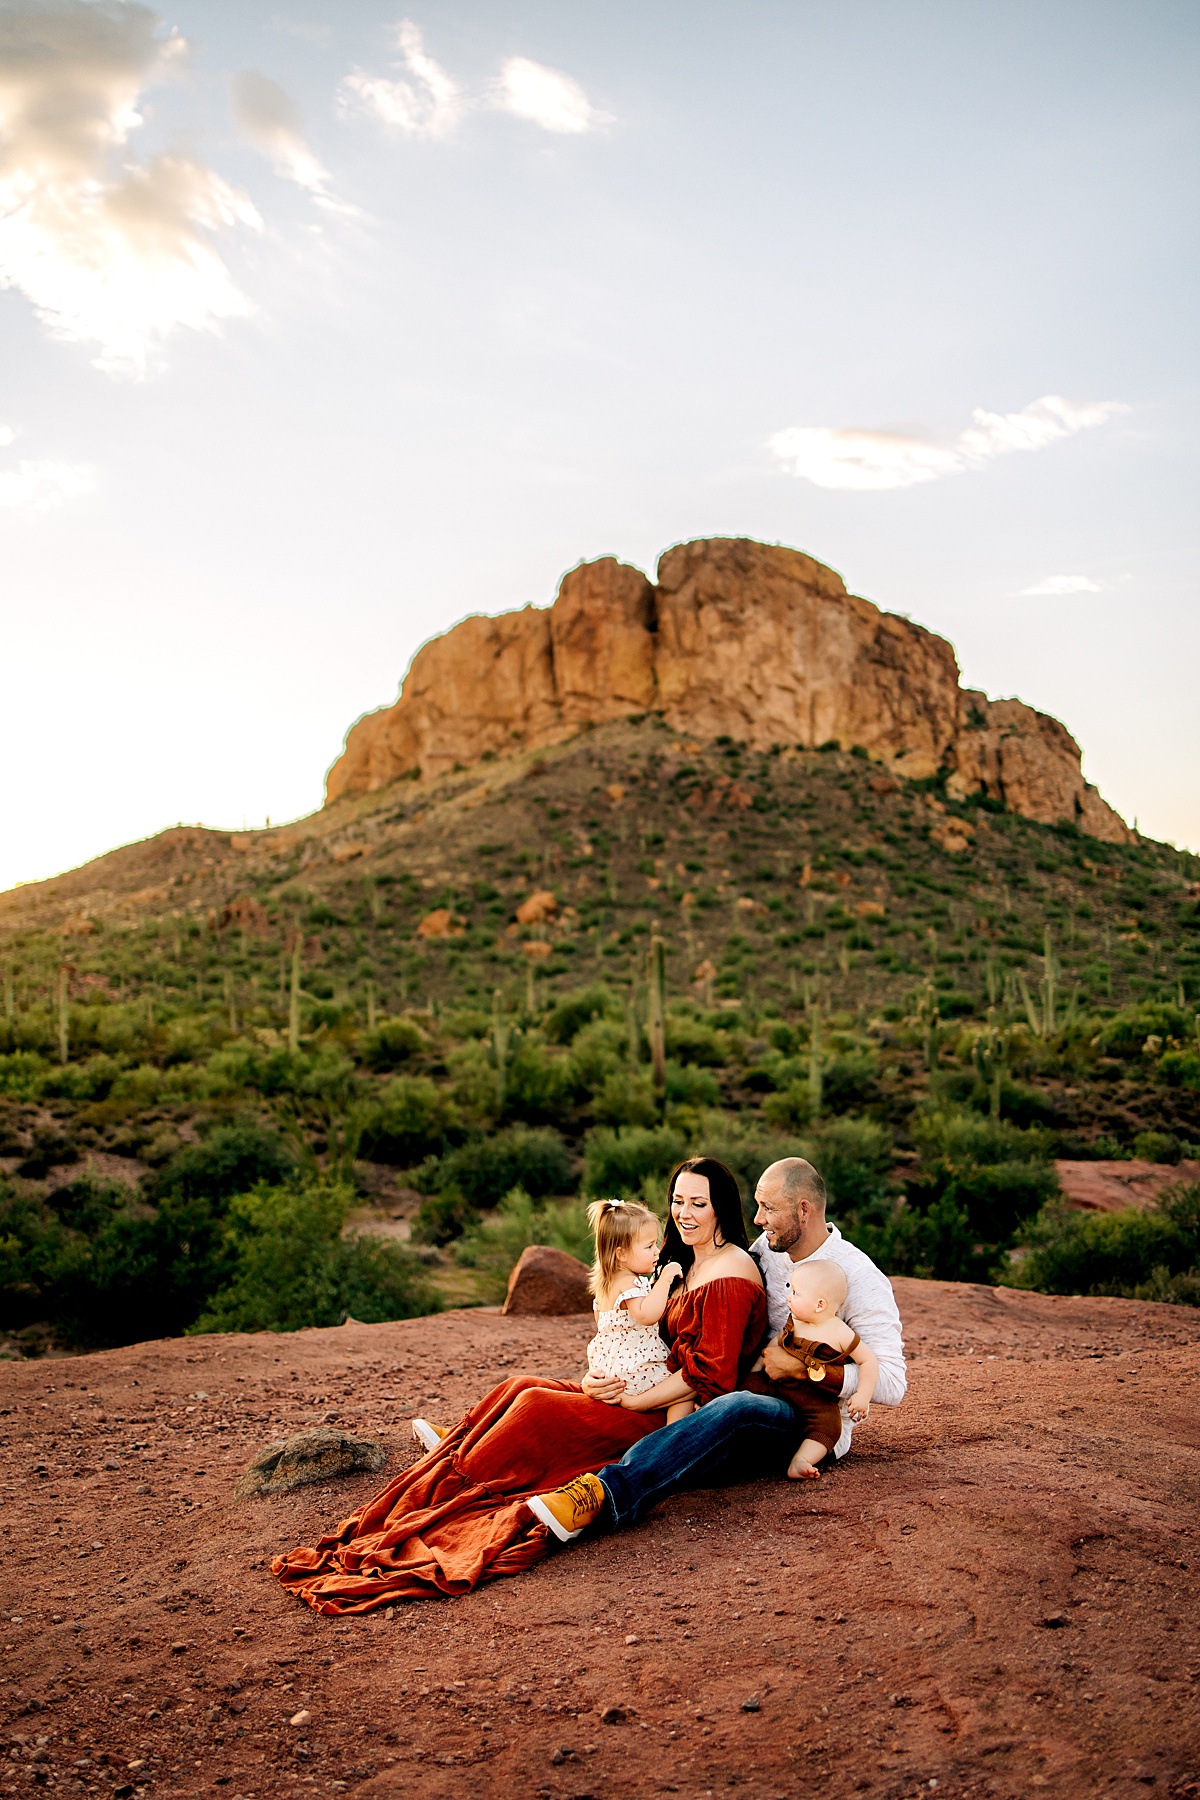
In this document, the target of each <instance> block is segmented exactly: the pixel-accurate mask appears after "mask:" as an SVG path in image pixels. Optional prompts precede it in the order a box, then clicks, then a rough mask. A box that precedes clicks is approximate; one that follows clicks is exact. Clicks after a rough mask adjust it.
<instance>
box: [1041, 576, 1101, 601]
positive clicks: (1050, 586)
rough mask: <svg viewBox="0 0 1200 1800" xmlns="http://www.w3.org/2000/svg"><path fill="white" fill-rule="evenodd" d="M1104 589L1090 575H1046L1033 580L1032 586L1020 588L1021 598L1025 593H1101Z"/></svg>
mask: <svg viewBox="0 0 1200 1800" xmlns="http://www.w3.org/2000/svg"><path fill="white" fill-rule="evenodd" d="M1103 592H1104V589H1103V588H1102V587H1101V586H1100V583H1099V582H1098V581H1093V580H1092V578H1091V576H1090V575H1047V576H1046V578H1045V580H1044V581H1038V582H1035V583H1034V585H1033V586H1032V587H1027V588H1022V589H1021V596H1022V598H1023V597H1024V596H1025V595H1027V594H1102V593H1103Z"/></svg>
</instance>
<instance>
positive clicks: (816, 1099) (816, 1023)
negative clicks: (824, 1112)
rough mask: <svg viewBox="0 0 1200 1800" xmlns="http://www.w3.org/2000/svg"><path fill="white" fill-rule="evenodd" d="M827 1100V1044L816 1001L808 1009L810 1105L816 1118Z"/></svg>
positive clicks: (810, 1109)
mask: <svg viewBox="0 0 1200 1800" xmlns="http://www.w3.org/2000/svg"><path fill="white" fill-rule="evenodd" d="M824 1101H825V1046H824V1043H823V1040H822V1033H821V1007H820V1004H819V1002H817V1001H814V1002H813V1003H812V1005H810V1007H809V1009H808V1106H809V1111H810V1113H811V1114H812V1116H813V1118H814V1119H819V1118H820V1116H821V1109H822V1107H823V1105H824Z"/></svg>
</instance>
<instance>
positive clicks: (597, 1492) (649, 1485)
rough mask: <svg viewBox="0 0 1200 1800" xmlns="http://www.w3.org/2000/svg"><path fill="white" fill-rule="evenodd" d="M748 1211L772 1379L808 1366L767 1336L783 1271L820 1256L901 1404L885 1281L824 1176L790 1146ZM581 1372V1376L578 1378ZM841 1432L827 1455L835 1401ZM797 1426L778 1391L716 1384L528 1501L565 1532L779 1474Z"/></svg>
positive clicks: (849, 1387)
mask: <svg viewBox="0 0 1200 1800" xmlns="http://www.w3.org/2000/svg"><path fill="white" fill-rule="evenodd" d="M754 1198H755V1202H756V1206H757V1210H756V1212H755V1215H754V1223H755V1224H756V1225H758V1226H760V1227H761V1230H762V1235H761V1236H760V1237H758V1238H756V1239H755V1241H754V1243H753V1244H752V1245H751V1246H750V1250H751V1254H752V1255H753V1256H754V1257H755V1259H756V1261H757V1262H758V1266H759V1268H760V1269H761V1271H762V1276H763V1283H764V1286H765V1288H766V1294H767V1322H768V1325H769V1327H770V1333H771V1341H770V1342H769V1343H768V1344H767V1347H766V1349H765V1351H764V1352H763V1359H764V1369H765V1372H766V1374H767V1375H768V1376H769V1377H770V1378H771V1379H772V1380H775V1381H779V1380H781V1379H782V1378H783V1377H784V1376H798V1377H800V1378H803V1376H804V1375H805V1374H806V1370H805V1369H804V1366H803V1364H801V1363H798V1362H796V1361H795V1360H794V1359H793V1358H792V1357H790V1356H788V1355H787V1353H786V1352H785V1351H783V1350H781V1349H780V1348H779V1346H778V1345H777V1344H776V1343H775V1342H774V1339H775V1338H776V1337H777V1336H778V1334H779V1332H780V1331H781V1330H782V1329H783V1326H784V1323H785V1321H786V1319H787V1316H788V1303H787V1282H788V1276H789V1274H790V1273H791V1270H792V1268H793V1266H794V1265H795V1264H796V1263H800V1262H807V1261H808V1260H809V1259H810V1258H816V1257H828V1258H829V1259H830V1260H832V1261H833V1262H836V1263H837V1264H838V1266H839V1268H841V1270H842V1271H843V1273H844V1274H845V1277H846V1287H847V1293H846V1301H845V1304H844V1305H843V1306H842V1308H841V1317H842V1318H843V1319H844V1320H845V1322H846V1324H847V1325H849V1326H850V1328H851V1330H852V1331H857V1333H858V1335H859V1337H860V1338H861V1339H862V1340H863V1342H864V1343H865V1344H868V1345H869V1346H870V1348H871V1349H872V1350H873V1351H874V1352H875V1355H876V1357H877V1358H878V1360H879V1380H878V1382H877V1384H876V1387H875V1394H874V1403H877V1404H878V1405H880V1406H899V1404H900V1402H901V1400H903V1398H904V1395H905V1391H906V1389H907V1386H908V1377H907V1373H906V1371H905V1366H904V1341H903V1338H902V1336H901V1330H900V1314H899V1312H898V1310H897V1308H896V1300H895V1296H894V1294H893V1293H892V1284H891V1282H890V1281H889V1280H888V1278H887V1276H886V1275H885V1274H884V1273H883V1272H882V1270H880V1269H877V1268H876V1266H875V1264H874V1263H873V1262H872V1261H871V1259H870V1257H869V1256H867V1255H865V1254H864V1253H863V1251H861V1250H859V1249H858V1248H857V1247H856V1246H855V1245H854V1244H848V1243H847V1242H846V1240H845V1238H844V1237H843V1236H842V1234H841V1232H840V1231H839V1230H838V1228H837V1226H836V1225H831V1224H829V1222H828V1221H827V1219H826V1217H825V1183H824V1182H823V1181H822V1179H821V1177H820V1175H819V1174H818V1173H817V1171H816V1169H814V1168H813V1166H812V1164H811V1163H810V1162H805V1160H804V1158H803V1157H800V1156H788V1157H784V1159H783V1160H782V1161H781V1162H775V1163H772V1164H771V1166H770V1168H768V1169H764V1170H763V1173H762V1175H761V1176H760V1178H759V1182H758V1186H757V1187H756V1189H755V1190H754ZM838 1376H840V1377H841V1379H842V1385H841V1387H840V1389H839V1397H840V1399H841V1400H842V1401H846V1400H848V1399H849V1398H850V1396H851V1394H853V1393H854V1391H855V1389H856V1387H857V1386H858V1369H857V1368H856V1367H855V1366H854V1365H853V1364H851V1365H850V1366H849V1367H848V1368H847V1369H845V1370H835V1369H830V1370H829V1371H828V1372H827V1375H826V1382H827V1384H829V1383H831V1382H833V1381H835V1380H836V1379H837V1377H838ZM589 1379H590V1377H588V1376H586V1375H585V1376H584V1378H583V1386H584V1388H585V1389H586V1388H587V1386H588V1382H589ZM842 1420H843V1425H842V1435H841V1437H840V1438H839V1439H838V1441H837V1443H836V1444H835V1446H834V1448H833V1452H832V1456H833V1457H834V1458H835V1459H840V1458H841V1457H843V1456H844V1455H845V1454H846V1451H847V1450H848V1449H849V1448H850V1434H851V1431H852V1429H853V1426H852V1423H851V1420H850V1419H849V1417H848V1416H847V1415H846V1413H845V1411H844V1409H843V1413H842ZM802 1436H803V1427H802V1426H801V1425H800V1423H799V1421H798V1420H797V1418H796V1415H795V1413H794V1412H793V1411H792V1409H791V1407H790V1406H789V1405H788V1403H787V1401H786V1400H785V1399H783V1398H782V1396H781V1395H776V1394H750V1393H745V1392H738V1393H734V1394H722V1395H721V1396H720V1397H719V1398H718V1399H716V1400H710V1401H709V1402H708V1404H707V1405H706V1406H700V1407H697V1408H696V1410H695V1412H693V1413H692V1414H690V1415H689V1417H687V1418H686V1419H680V1420H679V1421H678V1422H677V1423H676V1424H674V1425H665V1426H664V1427H663V1428H662V1430H660V1431H652V1432H651V1433H650V1434H649V1436H648V1437H644V1438H642V1439H641V1440H640V1441H639V1442H638V1443H636V1444H635V1445H634V1446H633V1449H632V1450H630V1451H628V1452H627V1454H626V1455H625V1456H623V1457H622V1458H621V1461H620V1462H619V1463H610V1464H609V1465H608V1467H607V1468H604V1469H601V1470H600V1473H599V1475H580V1476H578V1477H577V1478H576V1480H574V1481H572V1482H568V1484H567V1486H566V1487H565V1488H559V1489H557V1490H556V1491H555V1492H554V1493H552V1494H539V1495H537V1496H536V1499H535V1501H534V1502H531V1506H532V1508H533V1510H534V1512H535V1513H536V1516H537V1517H538V1518H539V1519H541V1520H543V1522H544V1523H545V1524H547V1525H548V1526H549V1527H550V1529H551V1530H552V1531H553V1533H554V1535H555V1536H556V1537H557V1538H559V1539H560V1540H561V1541H562V1542H563V1543H569V1542H570V1541H571V1539H572V1538H576V1537H578V1536H579V1534H580V1532H581V1531H584V1530H585V1529H586V1528H587V1527H588V1526H590V1525H599V1526H601V1527H608V1528H609V1529H610V1530H611V1529H614V1528H616V1527H618V1526H621V1525H633V1524H636V1523H637V1521H638V1520H640V1519H641V1518H642V1517H643V1516H644V1515H645V1513H646V1512H647V1511H648V1509H649V1508H650V1507H651V1506H654V1505H656V1504H657V1502H658V1501H659V1500H662V1499H665V1498H666V1496H667V1495H668V1494H673V1493H678V1492H679V1491H680V1490H681V1489H684V1488H697V1487H715V1486H716V1485H717V1484H718V1483H720V1482H722V1481H729V1480H735V1479H736V1480H740V1481H745V1480H749V1479H750V1478H751V1477H753V1476H756V1475H783V1474H784V1473H785V1471H786V1469H787V1466H788V1463H789V1462H790V1461H791V1458H792V1456H793V1454H794V1453H795V1451H796V1449H797V1448H798V1446H799V1444H800V1441H801V1438H802Z"/></svg>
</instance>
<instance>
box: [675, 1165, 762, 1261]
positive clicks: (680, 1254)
mask: <svg viewBox="0 0 1200 1800" xmlns="http://www.w3.org/2000/svg"><path fill="white" fill-rule="evenodd" d="M681 1175H704V1176H706V1177H707V1179H708V1197H709V1199H710V1200H711V1201H712V1209H713V1211H714V1212H715V1213H716V1215H717V1235H718V1237H719V1238H720V1240H721V1241H722V1243H726V1244H738V1245H740V1246H741V1248H742V1249H743V1250H748V1249H749V1248H750V1240H749V1239H748V1237H747V1236H746V1218H745V1214H744V1213H743V1212H742V1194H741V1189H740V1188H739V1187H738V1181H737V1176H736V1175H735V1174H734V1172H733V1170H732V1169H727V1168H726V1167H725V1164H724V1163H723V1162H718V1161H717V1159H716V1157H715V1156H689V1157H688V1158H687V1160H686V1161H685V1162H681V1163H680V1164H679V1167H678V1168H676V1169H672V1170H671V1179H670V1181H669V1182H668V1183H667V1228H666V1231H665V1232H664V1233H663V1246H662V1250H661V1251H660V1253H659V1258H658V1266H659V1268H660V1269H662V1268H664V1267H665V1266H666V1264H667V1263H670V1262H677V1263H678V1264H679V1266H680V1268H681V1269H682V1270H683V1272H684V1274H685V1275H686V1274H687V1272H688V1270H689V1269H690V1268H691V1266H692V1263H693V1262H694V1261H695V1252H694V1251H693V1249H692V1248H691V1246H690V1245H689V1244H685V1243H684V1241H683V1239H682V1238H681V1237H680V1235H679V1228H678V1226H677V1225H676V1223H675V1219H674V1216H673V1215H672V1213H671V1201H672V1199H673V1198H674V1195H675V1183H676V1182H677V1181H678V1180H679V1177H680V1176H681Z"/></svg>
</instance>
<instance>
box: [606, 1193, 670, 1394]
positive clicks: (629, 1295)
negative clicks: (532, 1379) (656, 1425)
mask: <svg viewBox="0 0 1200 1800" xmlns="http://www.w3.org/2000/svg"><path fill="white" fill-rule="evenodd" d="M587 1216H588V1224H589V1225H590V1226H591V1228H592V1237H593V1239H594V1241H595V1245H596V1256H595V1261H594V1262H593V1263H592V1272H591V1275H590V1277H589V1280H588V1286H589V1287H590V1288H591V1291H592V1294H593V1296H594V1298H593V1301H592V1310H593V1311H594V1313H595V1315H596V1335H595V1337H594V1338H593V1339H592V1341H591V1343H590V1344H589V1345H588V1352H587V1355H588V1369H589V1370H590V1372H591V1373H592V1374H593V1375H613V1376H619V1377H620V1379H621V1380H622V1381H623V1382H624V1383H625V1392H626V1393H627V1394H644V1393H646V1392H647V1391H648V1390H649V1389H650V1388H652V1387H656V1386H657V1385H658V1383H659V1382H660V1381H665V1380H666V1379H667V1376H668V1374H669V1370H668V1368H667V1363H666V1345H665V1344H664V1343H663V1341H662V1339H661V1338H660V1337H659V1335H658V1321H659V1320H660V1319H661V1318H662V1316H663V1314H664V1313H665V1312H666V1310H667V1301H668V1299H669V1297H670V1293H671V1287H672V1284H673V1283H674V1282H676V1281H678V1280H679V1278H680V1276H681V1275H682V1274H683V1270H682V1269H681V1268H680V1266H679V1264H678V1263H676V1262H672V1263H668V1264H667V1265H666V1267H665V1268H664V1269H663V1270H662V1272H661V1273H660V1275H659V1277H658V1280H657V1281H655V1282H653V1283H652V1282H651V1280H650V1277H651V1275H652V1274H653V1272H654V1265H655V1263H656V1262H657V1261H658V1220H657V1219H656V1218H655V1216H654V1214H653V1213H652V1212H651V1211H650V1209H649V1207H646V1206H639V1205H638V1204H637V1203H636V1202H635V1201H632V1200H594V1201H593V1202H592V1204H591V1206H589V1207H588V1214H587ZM691 1410H692V1402H691V1401H690V1400H683V1401H679V1402H678V1403H677V1404H676V1405H674V1406H672V1407H670V1408H669V1409H668V1412H667V1421H668V1423H670V1424H673V1423H674V1421H675V1420H676V1419H681V1418H683V1417H684V1415H685V1413H689V1412H691Z"/></svg>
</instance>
